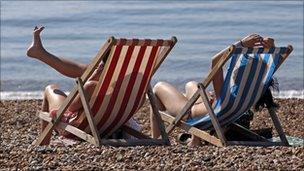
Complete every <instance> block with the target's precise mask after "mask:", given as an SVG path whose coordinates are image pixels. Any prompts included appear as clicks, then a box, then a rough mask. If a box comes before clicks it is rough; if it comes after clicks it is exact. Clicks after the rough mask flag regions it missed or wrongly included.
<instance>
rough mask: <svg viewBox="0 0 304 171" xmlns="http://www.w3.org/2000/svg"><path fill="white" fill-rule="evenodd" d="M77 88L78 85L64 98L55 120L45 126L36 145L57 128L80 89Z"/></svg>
mask: <svg viewBox="0 0 304 171" xmlns="http://www.w3.org/2000/svg"><path fill="white" fill-rule="evenodd" d="M77 89H78V88H77V86H75V87H74V88H73V90H72V91H71V93H70V94H69V95H68V97H67V98H66V99H65V100H64V102H63V104H62V105H61V106H60V108H59V110H58V111H57V113H56V118H55V119H54V120H53V122H49V124H48V125H47V126H46V127H45V128H44V130H43V131H42V133H41V134H40V136H39V137H38V139H37V140H36V142H35V143H34V144H35V145H41V144H42V142H43V141H44V140H45V138H46V136H47V135H48V134H49V133H51V132H52V131H53V130H54V129H55V125H57V124H58V123H59V122H60V120H61V117H62V116H63V113H64V112H65V111H66V110H67V108H68V106H69V105H70V104H71V103H72V101H73V100H74V99H75V97H76V95H77V91H78V90H77Z"/></svg>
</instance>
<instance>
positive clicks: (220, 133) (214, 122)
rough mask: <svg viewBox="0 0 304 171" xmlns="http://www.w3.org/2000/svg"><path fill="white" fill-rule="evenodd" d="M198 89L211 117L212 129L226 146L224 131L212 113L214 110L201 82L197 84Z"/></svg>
mask: <svg viewBox="0 0 304 171" xmlns="http://www.w3.org/2000/svg"><path fill="white" fill-rule="evenodd" d="M198 89H199V92H200V95H201V97H202V98H203V101H204V104H205V107H206V108H207V110H208V112H209V116H210V118H211V122H212V125H213V127H214V129H215V132H216V134H217V135H218V137H219V139H220V140H221V142H222V143H223V146H226V145H227V140H226V138H225V135H224V132H223V130H222V128H221V126H220V123H219V121H218V119H217V117H216V115H215V114H214V111H213V109H212V107H211V104H210V102H209V100H208V96H207V93H206V90H205V87H204V85H203V84H202V83H200V84H198Z"/></svg>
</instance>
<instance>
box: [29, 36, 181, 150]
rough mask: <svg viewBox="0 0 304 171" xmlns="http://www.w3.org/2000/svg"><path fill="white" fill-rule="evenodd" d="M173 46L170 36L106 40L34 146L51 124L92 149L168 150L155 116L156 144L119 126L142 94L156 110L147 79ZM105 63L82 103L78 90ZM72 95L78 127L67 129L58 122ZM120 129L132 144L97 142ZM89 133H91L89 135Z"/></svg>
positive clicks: (161, 127) (51, 128)
mask: <svg viewBox="0 0 304 171" xmlns="http://www.w3.org/2000/svg"><path fill="white" fill-rule="evenodd" d="M176 41H177V40H176V38H175V37H172V39H171V40H160V39H157V40H150V39H144V40H139V39H115V38H114V37H111V38H109V39H108V41H107V42H106V43H105V45H104V46H103V47H102V48H101V49H100V51H99V52H98V54H97V55H96V57H95V58H94V59H93V62H92V63H91V64H90V65H89V67H88V69H87V70H86V71H85V73H84V74H83V75H82V76H81V78H77V81H76V82H77V85H76V86H75V87H74V89H73V90H72V91H71V93H70V94H69V96H68V97H67V98H66V100H65V101H64V103H63V104H62V105H61V107H60V109H59V110H58V112H57V117H56V119H54V120H53V121H52V120H50V119H48V121H50V122H49V124H48V125H47V127H46V128H45V130H44V131H43V132H42V133H41V135H40V136H39V138H38V140H37V141H36V143H35V144H36V145H40V144H41V143H42V142H43V141H44V139H45V137H46V136H47V135H48V134H50V133H51V131H52V130H53V129H54V128H55V125H56V124H57V125H59V126H60V127H61V128H63V129H64V130H66V131H68V132H70V133H72V134H74V135H76V136H77V137H79V138H81V139H83V140H86V141H88V142H90V143H92V144H95V145H96V146H100V145H101V144H103V145H112V146H129V145H169V144H170V142H169V139H168V136H167V134H166V132H165V129H164V125H163V123H162V120H161V119H160V115H159V113H158V112H156V115H157V116H156V117H157V118H159V120H158V121H159V122H158V123H159V128H160V129H161V130H162V139H152V138H150V137H149V136H146V135H144V134H142V133H139V132H137V131H135V130H133V129H131V128H129V127H127V126H124V124H125V123H126V122H127V121H128V120H129V119H130V118H131V117H132V116H133V115H134V114H135V113H136V112H137V111H138V109H139V108H140V107H141V103H142V102H143V101H142V100H143V99H144V98H145V94H146V93H148V97H149V100H150V101H151V103H153V107H154V109H153V110H154V111H158V108H157V106H156V105H154V104H155V103H154V101H155V100H154V99H155V97H154V94H153V93H152V88H151V86H150V80H151V77H152V75H153V74H154V72H155V71H156V70H157V68H158V67H159V66H160V64H161V63H162V61H163V60H164V59H165V57H166V56H167V55H168V54H169V52H170V51H171V49H172V48H173V46H174V45H175V43H176ZM105 60H106V63H105V66H104V69H103V71H102V73H101V76H100V78H99V83H98V84H97V86H96V88H95V90H94V93H93V95H92V97H91V98H90V99H88V98H87V95H86V93H85V92H84V90H83V84H84V83H85V82H86V81H87V80H88V78H89V77H90V75H91V74H92V73H93V71H94V69H95V68H96V67H97V66H98V64H99V63H100V62H101V61H105ZM78 93H79V95H80V97H81V102H82V105H83V109H84V112H83V114H82V115H81V117H80V124H79V125H73V126H72V125H70V124H66V123H63V122H60V118H61V116H62V114H63V113H64V112H65V111H66V109H67V108H68V106H69V104H70V103H71V102H72V101H73V99H74V98H75V97H76V95H77V94H78ZM43 115H45V113H44V114H43V113H42V112H40V115H39V116H40V117H41V118H44V117H43ZM44 119H45V120H47V119H46V118H44ZM121 127H123V128H124V130H126V131H127V132H128V133H129V134H131V135H133V136H135V137H137V138H138V139H128V140H122V139H120V140H118V139H101V138H100V137H102V138H106V137H108V136H109V135H111V134H112V133H114V132H115V131H116V130H118V129H119V128H121ZM89 133H92V135H91V134H89Z"/></svg>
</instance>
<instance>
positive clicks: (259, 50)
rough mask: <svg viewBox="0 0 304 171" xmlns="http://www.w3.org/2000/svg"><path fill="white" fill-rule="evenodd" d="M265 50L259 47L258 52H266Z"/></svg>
mask: <svg viewBox="0 0 304 171" xmlns="http://www.w3.org/2000/svg"><path fill="white" fill-rule="evenodd" d="M264 50H265V49H264V48H259V49H258V52H257V53H258V54H260V53H264Z"/></svg>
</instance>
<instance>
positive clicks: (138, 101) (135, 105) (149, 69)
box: [126, 40, 163, 122]
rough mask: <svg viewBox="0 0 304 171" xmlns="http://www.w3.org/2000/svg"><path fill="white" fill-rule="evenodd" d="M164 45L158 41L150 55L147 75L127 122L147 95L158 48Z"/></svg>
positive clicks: (145, 74) (161, 41)
mask: <svg viewBox="0 0 304 171" xmlns="http://www.w3.org/2000/svg"><path fill="white" fill-rule="evenodd" d="M162 43H163V40H157V46H154V47H153V49H152V52H151V55H150V58H149V61H148V64H147V67H146V70H145V73H144V77H143V80H142V82H141V85H140V88H139V91H138V93H137V97H136V100H135V104H134V106H133V108H132V110H131V112H130V114H129V116H128V118H127V119H126V122H127V121H128V120H129V119H130V118H131V117H132V116H133V114H134V113H135V112H136V111H137V110H138V105H139V103H140V100H141V98H142V96H143V95H144V93H145V92H144V91H145V90H146V88H147V85H148V83H149V81H150V79H151V77H152V75H151V72H152V70H153V64H154V63H155V57H156V56H157V55H156V53H157V50H158V47H159V45H161V44H162Z"/></svg>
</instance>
